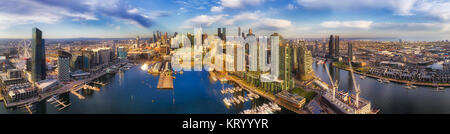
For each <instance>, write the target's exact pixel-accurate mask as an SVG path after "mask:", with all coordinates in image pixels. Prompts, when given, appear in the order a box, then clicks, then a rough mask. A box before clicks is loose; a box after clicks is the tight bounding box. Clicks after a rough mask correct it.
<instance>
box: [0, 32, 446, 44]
mask: <svg viewBox="0 0 450 134" xmlns="http://www.w3.org/2000/svg"><path fill="white" fill-rule="evenodd" d="M330 35H331V34H330ZM266 36H270V35H266ZM139 37H140V39H151V38H153V37H145V36H144V37H142V36H139ZM328 38H329V36H328ZM328 38H285V39H287V40H297V39H300V40H319V41H322V40H323V39H325V40H327V39H328ZM43 39H47V40H114V39H120V40H123V39H136V36H135V37H117V38H102V37H74V38H43ZM0 40H31V38H0ZM341 40H360V41H363V40H370V41H399V40H402V41H427V42H435V41H446V40H445V39H444V40H407V39H401V38H396V37H348V38H345V37H342V36H341Z"/></svg>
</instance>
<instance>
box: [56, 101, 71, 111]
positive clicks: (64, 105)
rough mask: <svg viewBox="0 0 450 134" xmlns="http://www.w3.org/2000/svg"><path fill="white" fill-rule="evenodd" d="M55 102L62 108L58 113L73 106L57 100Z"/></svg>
mask: <svg viewBox="0 0 450 134" xmlns="http://www.w3.org/2000/svg"><path fill="white" fill-rule="evenodd" d="M54 102H56V103H58V104H56V106H62V107H61V108H59V109H58V111H61V110H63V109H64V108H66V107H68V106H70V105H71V103H69V104H64V103H63V102H61V101H60V100H55V101H54Z"/></svg>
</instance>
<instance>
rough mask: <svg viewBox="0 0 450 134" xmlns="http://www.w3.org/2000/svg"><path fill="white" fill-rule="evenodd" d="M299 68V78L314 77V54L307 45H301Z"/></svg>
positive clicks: (307, 78)
mask: <svg viewBox="0 0 450 134" xmlns="http://www.w3.org/2000/svg"><path fill="white" fill-rule="evenodd" d="M297 57H298V70H297V76H298V78H299V80H310V79H311V78H313V76H314V75H313V74H312V73H313V69H312V63H313V59H312V54H311V52H310V51H308V49H307V48H306V46H305V45H300V47H299V52H298V56H297Z"/></svg>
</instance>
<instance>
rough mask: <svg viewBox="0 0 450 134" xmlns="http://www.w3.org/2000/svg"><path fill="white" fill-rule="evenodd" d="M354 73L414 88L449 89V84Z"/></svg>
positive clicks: (346, 69)
mask: <svg viewBox="0 0 450 134" xmlns="http://www.w3.org/2000/svg"><path fill="white" fill-rule="evenodd" d="M333 66H334V65H333ZM334 67H336V68H339V69H342V70H345V71H350V70H349V69H348V68H342V67H337V66H334ZM354 72H355V73H356V74H359V75H363V76H367V77H371V78H375V79H383V80H389V81H391V82H395V83H402V84H411V85H416V86H429V87H436V86H439V87H450V83H427V82H413V81H408V80H398V79H393V78H386V77H382V76H376V75H371V74H367V73H362V72H357V71H354Z"/></svg>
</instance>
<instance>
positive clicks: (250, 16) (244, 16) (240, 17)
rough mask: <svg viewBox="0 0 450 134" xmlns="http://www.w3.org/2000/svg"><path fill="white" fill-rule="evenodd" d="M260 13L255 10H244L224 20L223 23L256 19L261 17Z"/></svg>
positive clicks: (230, 23) (229, 23) (231, 23)
mask: <svg viewBox="0 0 450 134" xmlns="http://www.w3.org/2000/svg"><path fill="white" fill-rule="evenodd" d="M261 16H262V14H261V12H260V11H255V12H244V13H240V14H237V15H235V16H233V17H232V18H231V19H227V20H225V21H224V24H225V25H233V24H234V23H235V22H238V21H244V20H257V19H259V18H261Z"/></svg>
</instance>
